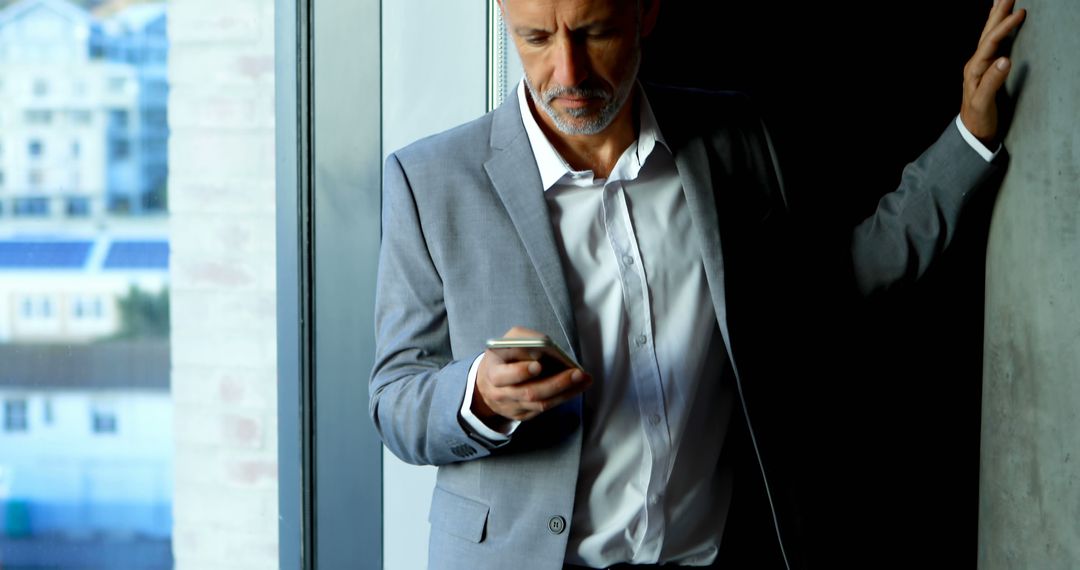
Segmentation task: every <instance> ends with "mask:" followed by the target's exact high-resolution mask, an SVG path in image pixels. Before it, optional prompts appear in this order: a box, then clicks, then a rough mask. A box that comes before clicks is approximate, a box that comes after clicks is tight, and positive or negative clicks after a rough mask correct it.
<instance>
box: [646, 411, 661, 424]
mask: <svg viewBox="0 0 1080 570" xmlns="http://www.w3.org/2000/svg"><path fill="white" fill-rule="evenodd" d="M649 423H650V424H652V425H657V424H659V423H660V415H659V414H653V415H651V416H649Z"/></svg>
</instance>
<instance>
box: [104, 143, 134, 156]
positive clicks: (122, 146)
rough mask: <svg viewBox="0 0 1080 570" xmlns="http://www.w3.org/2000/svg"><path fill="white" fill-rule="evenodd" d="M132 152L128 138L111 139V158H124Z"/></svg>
mask: <svg viewBox="0 0 1080 570" xmlns="http://www.w3.org/2000/svg"><path fill="white" fill-rule="evenodd" d="M130 154H131V143H130V142H129V141H128V140H127V139H112V140H111V141H109V159H111V160H123V159H125V158H127V157H128V155H130Z"/></svg>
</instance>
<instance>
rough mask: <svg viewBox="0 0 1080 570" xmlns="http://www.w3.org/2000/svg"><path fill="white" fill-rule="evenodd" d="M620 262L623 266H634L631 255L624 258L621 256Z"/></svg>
mask: <svg viewBox="0 0 1080 570" xmlns="http://www.w3.org/2000/svg"><path fill="white" fill-rule="evenodd" d="M622 262H623V265H633V264H634V256H632V255H624V256H622Z"/></svg>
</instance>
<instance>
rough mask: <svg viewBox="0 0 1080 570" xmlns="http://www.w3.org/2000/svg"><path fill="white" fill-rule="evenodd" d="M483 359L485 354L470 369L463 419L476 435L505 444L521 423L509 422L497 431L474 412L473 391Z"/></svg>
mask: <svg viewBox="0 0 1080 570" xmlns="http://www.w3.org/2000/svg"><path fill="white" fill-rule="evenodd" d="M483 358H484V353H480V356H477V357H476V360H473V363H472V366H471V367H470V368H469V379H468V380H467V381H466V383H465V400H464V401H463V402H462V403H461V419H462V420H464V421H465V424H466V425H468V426H469V428H470V429H472V430H473V432H474V433H476V435H479V436H480V437H482V438H484V439H486V440H488V441H490V442H492V443H496V444H498V443H505V442H507V441H510V435H511V434H513V433H514V430H516V429H517V427H518V426H519V425H521V422H520V421H518V420H509V421H507V422H506V423H505V424H504V425H503V426H502V429H500V430H498V431H496V430H494V429H492V428H491V427H490V426H488V425H487V424H485V423H484V422H483V421H481V420H480V418H478V417H476V414H474V413H473V411H472V401H473V391H474V390H475V389H476V373H477V371H478V370H480V361H481V360H483Z"/></svg>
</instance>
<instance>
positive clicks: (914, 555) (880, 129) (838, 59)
mask: <svg viewBox="0 0 1080 570" xmlns="http://www.w3.org/2000/svg"><path fill="white" fill-rule="evenodd" d="M990 4H991V3H990V2H989V1H985V2H983V1H974V0H960V1H957V2H950V3H947V4H942V5H938V4H935V5H933V6H932V7H928V6H927V5H918V4H903V3H892V4H888V3H885V4H883V3H866V2H855V1H852V0H847V1H841V2H831V3H825V4H822V3H787V2H777V1H771V0H770V1H760V2H744V3H735V2H704V1H696V2H695V1H688V0H684V1H681V2H666V3H664V4H663V6H662V12H661V17H660V22H659V26H658V28H657V30H656V33H655V34H654V36H653V37H651V38H650V39H649V40H648V41H647V43H646V47H645V50H646V51H645V61H644V63H643V69H642V75H643V77H644V78H645V79H646V80H648V81H652V82H658V83H668V84H675V85H684V86H693V87H701V88H710V89H734V90H740V91H744V92H747V93H749V94H750V95H751V96H752V97H753V98H754V100H755V101H756V102H757V104H758V106H759V107H760V108H761V110H762V112H763V113H764V115H765V116H766V119H767V122H768V124H769V126H770V129H771V131H772V134H773V137H774V141H775V143H776V146H777V150H778V154H779V155H780V159H781V162H782V165H783V167H784V174H785V178H786V181H787V184H788V189H789V193H790V198H791V202H792V204H793V207H794V208H795V209H796V210H799V211H803V212H811V213H817V214H820V215H822V216H823V219H829V220H830V223H851V224H853V223H854V222H855V221H856V220H858V219H861V218H862V217H865V216H867V215H868V214H869V213H870V212H872V211H873V209H874V207H875V205H876V203H877V201H878V200H879V199H880V197H881V196H882V195H883V194H885V193H887V192H889V191H891V190H892V189H894V188H895V187H896V186H897V184H898V183H899V180H900V172H901V170H902V168H903V166H904V165H905V164H906V163H908V162H910V161H911V160H913V159H915V157H917V156H918V155H919V154H920V153H921V152H922V151H923V150H924V149H925V148H926V147H927V146H929V145H930V144H931V143H932V142H933V141H934V140H936V138H937V137H938V136H939V135H940V134H941V132H942V131H943V130H944V129H945V128H946V127H948V126H949V124H950V121H952V120H953V119H954V118H955V116H956V115H957V113H958V112H959V110H960V102H961V95H962V93H961V86H962V80H963V77H962V70H963V66H964V63H965V62H966V61H967V59H968V58H969V57H970V56H971V54H972V53H973V52H974V49H975V46H976V43H977V41H978V38H979V35H980V32H981V30H982V27H983V24H984V22H985V17H986V15H987V13H988V11H989V9H990ZM851 22H856V24H854V25H853V24H852V23H851ZM1016 71H1017V72H1021V74H1022V72H1023V71H1024V70H1022V69H1018V70H1016ZM1020 79H1022V77H1021V78H1020ZM992 208H993V192H985V193H983V194H982V195H980V196H978V197H977V198H976V199H975V200H974V201H973V202H972V204H971V205H970V207H969V208H968V210H967V211H966V213H965V215H964V217H963V220H962V225H961V227H960V229H959V231H958V234H957V237H956V240H955V242H954V244H953V247H952V248H951V249H949V250H948V251H947V252H946V254H945V255H944V256H943V257H942V258H941V259H940V260H939V262H938V263H936V264H935V265H934V266H932V268H931V270H930V272H929V274H928V275H927V276H926V277H925V278H924V279H923V280H922V281H921V282H920V283H919V284H917V285H916V286H914V287H910V288H908V289H906V290H902V291H897V292H893V293H890V294H889V295H887V296H884V297H882V298H879V299H876V300H874V301H872V302H866V303H862V304H861V305H859V306H858V309H857V310H856V311H855V314H852V315H846V314H845V315H837V318H836V319H835V320H829V321H828V322H822V323H820V324H819V325H815V330H816V331H817V333H816V334H815V336H816V338H814V339H807V343H806V346H804V347H800V348H799V349H797V350H793V351H792V352H791V353H790V354H785V355H778V356H784V357H790V356H791V355H796V356H797V357H801V358H804V359H805V360H804V361H802V362H800V363H799V364H798V365H794V366H792V369H793V370H795V372H794V373H795V374H799V372H798V370H799V369H801V370H802V371H803V372H802V376H803V377H804V380H805V382H808V383H819V384H820V388H819V389H818V388H817V387H812V388H811V389H810V390H808V392H809V393H810V394H811V397H810V398H809V399H808V400H807V401H806V405H805V409H804V412H803V413H802V414H801V415H800V417H797V418H796V417H794V416H792V425H790V429H791V430H793V431H795V430H797V431H800V432H801V437H800V440H801V441H803V442H804V445H803V449H802V450H800V453H799V454H797V458H796V459H795V460H793V462H792V464H791V467H789V468H790V469H795V470H798V471H799V472H797V473H794V475H795V476H796V477H797V478H798V479H799V480H800V490H799V493H800V494H801V495H802V503H803V508H804V512H803V515H804V516H803V520H804V524H805V528H804V529H803V533H804V534H805V538H806V540H807V541H808V542H809V543H810V545H811V546H810V549H811V554H810V556H809V561H810V563H811V567H813V568H853V567H860V568H917V567H927V566H933V567H948V568H972V567H974V566H975V561H976V547H977V525H978V469H979V432H980V406H981V382H982V343H983V340H982V332H983V329H982V327H983V324H982V323H983V287H984V269H985V248H986V238H987V233H988V228H989V219H990V213H991V210H992ZM808 278H814V276H808ZM800 286H801V285H800V284H799V283H792V284H791V287H792V288H793V289H795V288H799V287H800ZM811 385H812V384H811Z"/></svg>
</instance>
